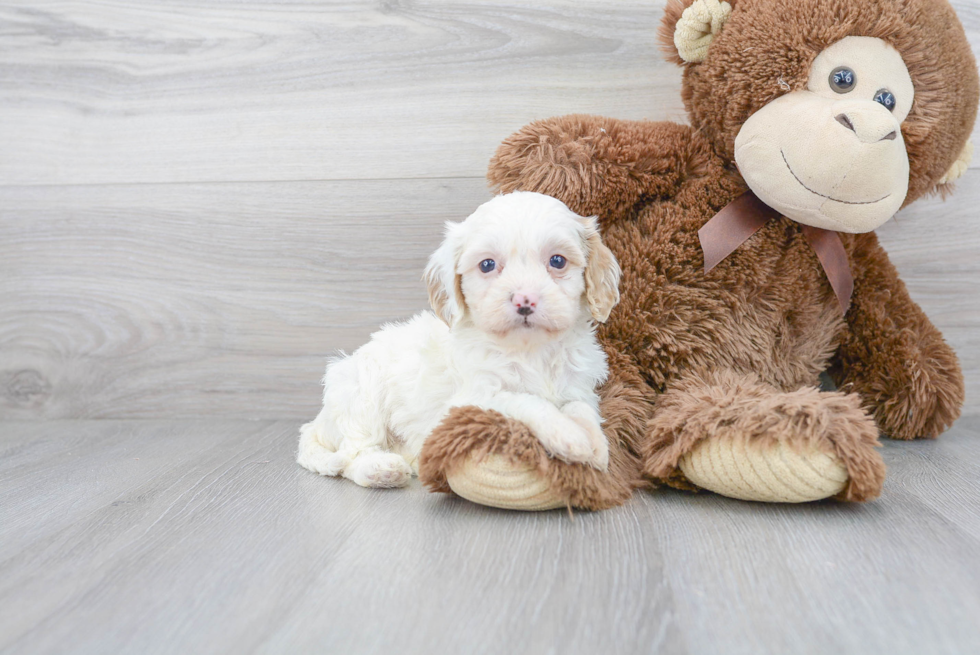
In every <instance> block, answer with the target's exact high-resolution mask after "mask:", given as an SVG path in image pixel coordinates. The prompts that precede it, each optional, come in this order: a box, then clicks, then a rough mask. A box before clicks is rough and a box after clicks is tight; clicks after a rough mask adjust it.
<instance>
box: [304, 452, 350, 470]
mask: <svg viewBox="0 0 980 655" xmlns="http://www.w3.org/2000/svg"><path fill="white" fill-rule="evenodd" d="M296 462H297V463H298V464H299V465H300V466H302V467H303V468H305V469H309V470H310V471H313V472H314V473H319V474H320V475H330V476H334V475H340V474H341V473H343V472H344V469H345V468H347V465H348V464H350V462H351V459H350V456H349V455H347V454H346V453H335V452H331V451H329V450H326V449H323V448H321V449H320V450H312V449H311V450H303V449H301V450H300V451H299V454H298V455H297V456H296Z"/></svg>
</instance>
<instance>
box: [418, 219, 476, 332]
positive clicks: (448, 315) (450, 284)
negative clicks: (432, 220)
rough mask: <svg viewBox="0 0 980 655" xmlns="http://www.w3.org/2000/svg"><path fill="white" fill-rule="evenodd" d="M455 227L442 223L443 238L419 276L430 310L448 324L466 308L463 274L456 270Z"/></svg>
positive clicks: (457, 247) (457, 230) (456, 227)
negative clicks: (426, 294)
mask: <svg viewBox="0 0 980 655" xmlns="http://www.w3.org/2000/svg"><path fill="white" fill-rule="evenodd" d="M459 230H460V226H459V224H457V223H446V238H445V239H444V240H443V242H442V245H440V246H439V248H438V249H437V250H436V251H435V252H434V253H432V256H431V257H430V258H429V264H428V266H426V267H425V273H424V274H423V276H422V279H423V280H425V285H426V287H427V288H428V291H429V304H430V305H432V311H434V312H435V313H436V316H438V317H439V318H441V319H442V320H443V322H444V323H445V324H446V325H448V326H450V327H452V325H453V324H454V323H455V322H456V321H457V320H458V319H459V318H460V317H461V316H462V315H463V312H465V311H466V299H465V298H464V296H463V276H462V275H460V274H459V273H457V272H456V265H457V263H458V259H459V251H460V247H459V245H460V244H459Z"/></svg>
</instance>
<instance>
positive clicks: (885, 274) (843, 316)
mask: <svg viewBox="0 0 980 655" xmlns="http://www.w3.org/2000/svg"><path fill="white" fill-rule="evenodd" d="M661 37H662V39H663V40H664V41H665V46H666V47H667V48H668V49H669V50H670V51H671V53H672V57H673V59H674V60H675V61H676V62H677V63H679V64H681V65H683V66H684V81H683V99H684V103H685V106H686V107H687V111H688V115H689V117H690V122H691V126H685V125H678V124H674V123H666V122H664V123H657V122H641V121H621V120H616V119H611V118H598V117H592V116H566V117H562V118H555V119H549V120H544V121H540V122H537V123H533V124H531V125H529V126H527V127H525V128H524V129H522V130H521V131H520V132H518V133H517V134H515V135H514V136H512V137H510V138H509V139H507V140H506V141H505V142H504V143H503V145H501V147H500V149H499V150H498V151H497V154H496V155H495V157H494V159H493V161H492V162H491V165H490V172H489V179H490V181H491V184H492V185H493V186H494V187H495V188H497V189H499V190H500V191H501V192H508V191H513V190H518V189H520V190H527V191H538V192H541V193H546V194H550V195H553V196H555V197H557V198H559V199H561V200H562V201H564V202H565V203H566V204H568V205H569V206H570V207H571V208H572V209H573V210H574V211H576V212H578V213H580V214H583V215H590V214H595V215H597V216H599V219H600V224H601V229H602V232H603V238H604V240H605V242H606V243H607V245H608V246H609V247H610V248H611V249H612V250H613V252H614V253H615V254H616V257H617V258H618V259H619V262H620V264H621V265H622V268H623V278H622V301H621V303H620V304H619V306H618V307H616V309H615V310H614V311H613V314H612V315H611V316H610V318H609V320H608V322H607V323H606V324H605V325H603V326H601V327H600V329H599V337H600V339H601V342H602V343H603V345H604V347H605V349H606V352H607V354H608V358H609V366H610V378H609V381H608V383H606V384H605V386H604V387H603V388H602V390H601V395H602V398H603V404H602V411H603V415H604V417H605V420H606V423H605V431H606V435H607V438H608V439H609V445H610V464H609V469H608V471H597V470H595V469H591V468H589V467H586V466H583V465H578V464H568V463H565V462H562V461H559V460H552V459H549V458H548V457H547V455H546V454H545V453H544V451H543V449H542V448H541V446H540V444H538V443H537V440H536V439H535V438H534V436H533V435H532V434H531V433H530V432H529V430H528V429H527V428H526V427H525V426H524V425H522V424H520V423H518V422H516V421H514V420H512V419H509V418H507V417H504V416H502V415H500V414H495V413H493V412H485V411H482V410H479V409H476V408H473V407H463V408H457V409H455V410H454V411H453V412H452V413H451V414H450V416H449V417H448V418H447V419H446V420H445V421H444V423H443V424H442V425H441V426H440V427H439V428H438V429H437V430H436V432H435V433H434V434H433V435H432V436H431V437H430V439H429V440H428V442H427V443H426V446H425V448H424V450H423V453H422V464H421V471H420V475H421V477H422V479H423V482H425V483H426V485H427V486H429V488H431V489H433V490H437V491H449V490H450V489H453V490H456V491H457V493H460V494H461V495H464V496H466V497H468V498H470V499H471V500H475V501H476V502H480V503H484V504H488V505H496V506H500V507H512V508H524V509H544V508H548V507H557V506H564V505H568V506H575V507H581V508H587V509H599V508H604V507H610V506H613V505H617V504H620V503H622V502H624V501H625V500H626V499H627V498H628V497H629V496H630V494H631V493H632V491H633V490H634V489H635V488H637V487H638V486H641V485H643V484H645V483H646V482H645V481H654V482H664V483H666V484H669V485H672V486H676V487H681V488H688V489H693V488H706V489H710V490H713V491H716V492H718V493H721V494H724V495H727V496H731V497H735V498H743V499H748V500H767V501H784V502H800V501H808V500H816V499H819V498H826V497H830V496H836V497H838V498H842V499H846V500H856V501H860V500H868V499H872V498H875V497H876V496H877V495H878V494H879V493H880V491H881V486H882V481H883V478H884V473H885V470H884V464H883V463H882V460H881V458H880V456H879V455H878V453H877V451H876V449H875V448H876V446H877V445H878V435H879V432H880V433H882V434H884V435H886V436H889V437H891V438H894V439H914V438H933V437H936V436H937V435H939V434H940V433H941V432H942V431H944V430H945V429H946V428H948V427H949V426H950V425H951V424H952V422H953V421H954V420H955V419H956V418H957V416H958V415H959V412H960V408H961V405H962V402H963V377H962V373H961V371H960V368H959V364H958V362H957V359H956V355H955V354H954V353H953V351H952V350H951V349H950V347H949V346H948V345H947V344H946V342H945V341H944V340H943V337H942V335H941V334H940V333H939V331H938V330H937V329H936V328H935V327H934V326H933V325H932V323H930V322H929V319H928V318H926V316H925V314H923V312H922V310H921V309H920V308H919V307H918V306H917V305H916V304H915V302H913V301H912V299H911V298H910V297H909V294H908V292H907V291H906V289H905V285H904V284H903V283H902V281H901V280H900V279H899V277H898V274H897V272H896V270H895V268H894V267H893V266H892V264H891V263H890V262H889V261H888V257H887V255H886V254H885V251H884V250H882V248H881V246H879V244H878V240H877V238H876V237H875V235H874V233H873V232H872V230H873V229H874V228H876V227H877V226H878V225H880V224H882V223H883V222H885V221H887V220H888V219H889V218H890V217H891V216H892V215H893V214H894V213H895V211H897V210H898V209H899V208H900V207H904V206H906V205H908V204H909V203H911V202H914V201H915V200H916V199H918V198H920V197H922V196H923V195H924V194H927V193H932V192H936V191H939V192H941V193H945V192H947V191H948V189H949V187H948V183H949V182H950V181H951V180H952V179H954V178H955V177H957V176H958V175H959V174H961V173H962V172H963V170H964V169H965V167H966V163H967V162H968V161H969V155H970V146H969V143H968V141H967V139H968V138H969V136H970V132H971V129H972V126H973V122H974V118H975V115H976V111H977V98H978V79H977V69H976V64H975V62H974V59H973V56H972V54H971V51H970V46H969V44H968V42H967V39H966V37H965V35H964V32H963V28H962V27H961V25H960V23H959V22H958V20H957V18H956V15H955V13H954V12H953V10H952V8H951V7H950V6H949V4H948V3H947V2H946V1H945V0H852V1H850V2H848V1H834V2H831V1H830V0H730V1H729V2H719V0H683V1H681V0H671V2H670V3H669V4H668V6H667V10H666V17H665V18H664V22H663V27H662V31H661ZM747 192H749V193H747ZM723 210H724V211H723ZM709 222H710V223H709ZM699 232H700V235H699ZM706 253H710V257H708V256H706ZM706 259H710V261H706ZM842 310H846V311H842ZM824 370H829V374H830V376H831V377H832V379H833V380H834V382H835V383H836V385H837V388H838V389H839V390H838V391H821V390H819V389H818V387H817V385H818V376H819V375H820V373H821V372H822V371H824Z"/></svg>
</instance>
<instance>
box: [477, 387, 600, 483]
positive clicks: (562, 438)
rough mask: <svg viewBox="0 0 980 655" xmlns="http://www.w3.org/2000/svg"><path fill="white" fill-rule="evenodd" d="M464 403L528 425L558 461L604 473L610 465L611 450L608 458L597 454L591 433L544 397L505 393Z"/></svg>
mask: <svg viewBox="0 0 980 655" xmlns="http://www.w3.org/2000/svg"><path fill="white" fill-rule="evenodd" d="M460 404H475V405H477V406H479V407H481V408H483V409H490V410H494V411H497V412H500V413H501V414H503V415H504V416H509V417H511V418H513V419H516V420H518V421H520V422H522V423H524V424H525V425H526V426H528V427H529V428H531V431H532V432H533V433H534V436H536V437H537V438H538V441H540V442H541V445H542V446H544V449H545V450H547V451H548V453H549V454H551V455H553V456H555V457H557V458H558V459H563V460H565V461H566V462H581V463H584V464H590V465H591V466H593V467H595V468H597V469H600V470H603V471H604V470H606V467H607V466H608V464H609V452H608V450H606V451H605V456H604V457H603V455H602V453H598V452H596V448H595V447H594V445H593V443H592V438H591V436H590V435H589V433H588V432H587V430H586V429H585V428H584V427H583V426H582V425H580V423H579V422H578V421H577V420H576V419H574V418H573V417H572V416H569V415H566V414H563V413H562V412H561V411H559V410H558V408H557V407H555V405H554V404H552V403H550V402H548V401H547V400H545V399H544V398H541V397H539V396H533V395H531V394H527V393H511V392H506V391H503V392H498V393H496V394H494V396H493V397H491V398H490V399H489V400H486V401H485V402H480V403H460ZM583 404H584V403H583ZM573 411H574V408H573ZM600 433H601V430H600Z"/></svg>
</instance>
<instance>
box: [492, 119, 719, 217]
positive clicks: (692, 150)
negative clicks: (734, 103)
mask: <svg viewBox="0 0 980 655" xmlns="http://www.w3.org/2000/svg"><path fill="white" fill-rule="evenodd" d="M718 165H719V162H718V160H717V158H716V157H715V156H714V155H713V153H712V150H711V148H710V146H709V144H707V143H706V142H704V141H703V140H702V139H700V138H697V137H696V135H695V134H694V131H693V130H692V129H691V128H690V127H688V126H686V125H679V124H677V123H667V122H661V123H653V122H649V121H623V120H617V119H614V118H601V117H598V116H586V115H580V114H578V115H571V116H560V117H557V118H549V119H546V120H542V121H537V122H534V123H531V124H530V125H526V126H525V127H523V128H522V129H521V130H520V131H519V132H517V133H515V134H513V135H511V136H510V137H508V138H507V139H506V140H505V141H504V142H503V143H502V144H501V145H500V147H499V148H498V149H497V153H496V154H495V155H494V157H493V159H492V160H491V161H490V169H489V171H488V173H487V177H488V179H489V180H490V184H491V186H492V187H494V188H495V189H497V190H499V191H501V192H503V193H507V192H510V191H537V192H539V193H545V194H547V195H550V196H554V197H555V198H558V199H559V200H561V201H562V202H564V203H565V204H567V205H568V206H569V207H570V208H571V209H572V211H574V212H577V213H579V214H582V215H585V216H589V215H598V216H601V217H603V218H607V217H618V216H628V215H629V211H630V210H631V209H632V208H633V207H634V206H635V205H636V204H637V202H639V201H640V199H641V198H644V197H651V196H653V197H656V196H670V195H673V194H674V193H675V192H676V190H677V189H678V188H679V186H680V184H681V183H682V182H683V181H684V179H686V178H687V177H689V176H691V175H698V174H705V173H707V172H708V169H709V168H711V167H712V166H718ZM701 169H704V170H701Z"/></svg>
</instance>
